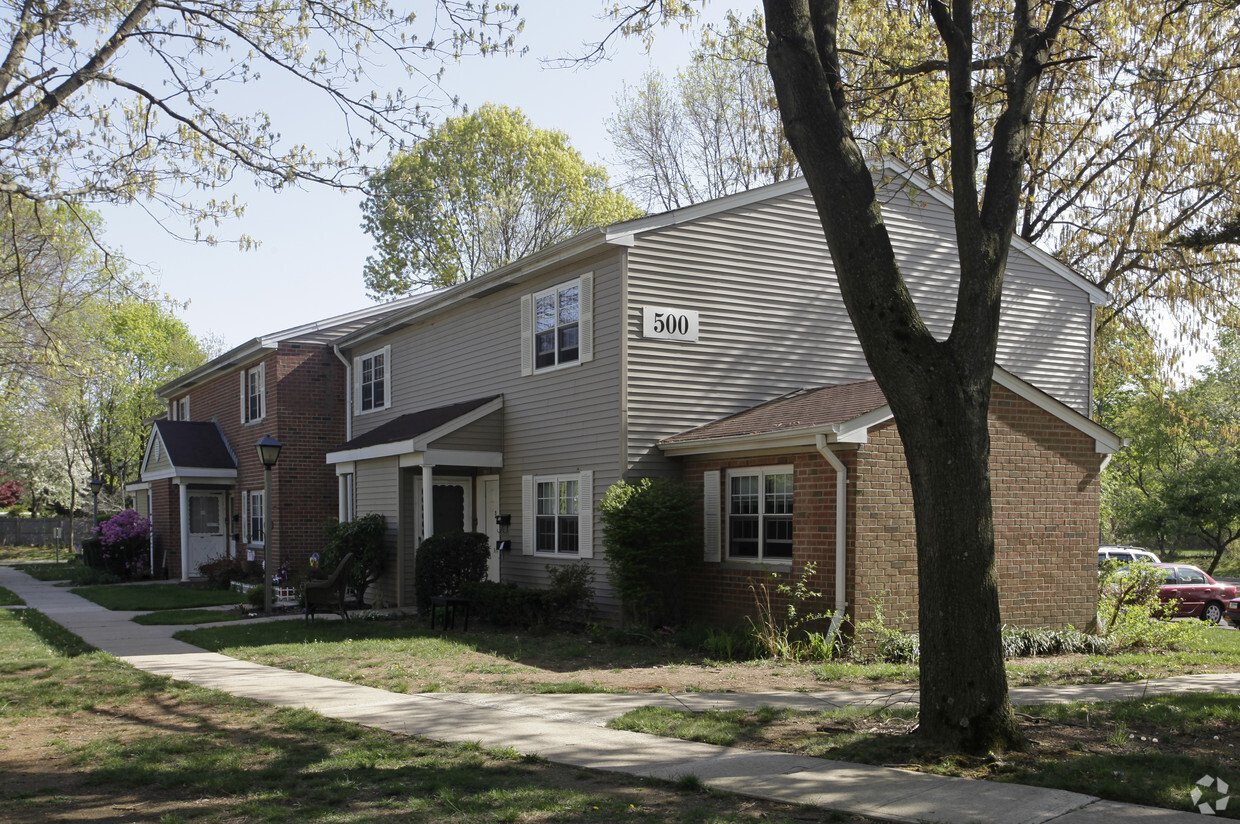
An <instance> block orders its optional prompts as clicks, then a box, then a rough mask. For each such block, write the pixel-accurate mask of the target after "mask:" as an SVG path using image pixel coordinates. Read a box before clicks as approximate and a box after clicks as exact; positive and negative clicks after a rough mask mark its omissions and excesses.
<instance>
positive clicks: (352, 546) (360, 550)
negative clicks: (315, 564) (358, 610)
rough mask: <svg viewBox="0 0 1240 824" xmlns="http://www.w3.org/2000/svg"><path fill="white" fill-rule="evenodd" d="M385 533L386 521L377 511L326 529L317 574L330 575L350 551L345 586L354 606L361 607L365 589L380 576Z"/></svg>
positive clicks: (384, 554)
mask: <svg viewBox="0 0 1240 824" xmlns="http://www.w3.org/2000/svg"><path fill="white" fill-rule="evenodd" d="M386 532H387V521H386V520H385V519H384V517H383V516H382V515H381V514H379V513H378V512H372V513H371V514H369V515H363V516H362V517H360V518H355V519H354V520H352V521H342V522H340V523H335V524H332V525H330V526H329V527H328V528H327V544H326V545H325V546H324V547H323V553H322V557H321V559H320V560H319V574H320V575H321V576H322V577H324V578H326V577H327V576H329V575H331V574H332V572H334V571H335V569H336V567H337V566H339V565H340V561H341V560H342V559H343V558H344V556H345V555H348V554H349V553H350V552H352V553H353V569H352V570H351V571H350V573H349V586H350V587H352V588H353V592H354V593H356V594H357V603H358V606H362V600H363V599H364V598H365V596H366V590H367V589H369V588H370V585H371V584H373V583H375V582H376V581H378V580H379V576H381V575H382V574H383V569H384V566H385V564H386V561H387V553H386V551H385V550H384V546H383V536H384V535H385V534H386Z"/></svg>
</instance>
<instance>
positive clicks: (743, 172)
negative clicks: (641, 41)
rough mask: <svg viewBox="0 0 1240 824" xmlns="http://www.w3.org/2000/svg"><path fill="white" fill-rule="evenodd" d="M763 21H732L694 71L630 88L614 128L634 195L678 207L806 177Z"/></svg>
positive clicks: (711, 37) (707, 44) (713, 37)
mask: <svg viewBox="0 0 1240 824" xmlns="http://www.w3.org/2000/svg"><path fill="white" fill-rule="evenodd" d="M763 49H764V44H763V38H762V16H761V15H760V14H758V13H757V12H755V13H754V14H753V15H752V16H751V17H749V18H746V19H742V18H740V17H738V16H737V15H736V14H735V13H734V12H729V13H728V18H727V23H726V26H725V29H724V30H722V31H721V32H718V33H714V32H712V31H710V30H707V31H706V32H705V34H704V35H703V38H702V41H701V43H700V44H699V46H698V48H697V49H695V50H694V52H693V54H692V56H691V59H690V64H689V67H688V68H687V69H685V70H683V71H680V72H677V74H676V77H675V78H674V79H673V80H669V79H668V78H667V77H665V76H664V75H663V74H662V73H660V72H651V73H649V74H647V75H646V76H645V77H644V78H643V80H642V84H641V85H640V86H638V87H636V88H630V87H626V88H625V90H624V92H623V93H622V94H621V96H620V98H619V99H618V100H617V101H616V105H617V111H616V114H615V116H614V117H612V118H611V119H610V120H609V121H608V123H607V130H608V133H609V134H610V136H611V141H612V145H613V146H615V149H616V153H617V155H618V162H619V163H620V165H622V166H623V167H624V168H625V169H626V170H627V173H628V175H627V180H626V181H625V187H626V188H627V189H628V190H629V191H631V192H633V193H634V195H635V196H636V197H637V198H638V199H639V200H641V201H643V202H644V203H645V205H646V206H647V207H661V208H662V209H676V208H679V207H681V206H688V205H690V204H692V203H700V202H702V201H704V200H710V199H712V198H716V197H723V196H724V195H729V194H733V193H734V192H739V191H744V190H746V189H751V188H753V187H755V186H761V185H764V184H767V183H773V182H775V181H779V180H785V179H787V178H789V177H792V176H793V175H795V174H797V163H796V157H795V156H794V155H793V154H792V149H791V147H789V146H788V141H787V140H785V139H784V134H783V127H782V124H781V123H780V121H779V109H778V107H777V106H776V103H775V91H774V89H773V88H772V87H771V79H770V74H769V73H768V72H767V70H766V65H765V61H764V59H763Z"/></svg>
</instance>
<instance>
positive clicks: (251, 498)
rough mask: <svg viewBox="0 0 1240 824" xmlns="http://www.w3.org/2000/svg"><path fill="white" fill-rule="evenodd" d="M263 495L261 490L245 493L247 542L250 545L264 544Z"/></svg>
mask: <svg viewBox="0 0 1240 824" xmlns="http://www.w3.org/2000/svg"><path fill="white" fill-rule="evenodd" d="M263 495H264V493H263V492H261V491H256V492H250V493H247V494H246V495H245V498H246V501H245V510H246V512H245V524H246V542H247V543H248V544H249V545H250V546H263V544H264V542H265V540H266V535H265V534H264V529H265V528H266V526H265V524H264V523H263Z"/></svg>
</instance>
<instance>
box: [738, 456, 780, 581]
mask: <svg viewBox="0 0 1240 824" xmlns="http://www.w3.org/2000/svg"><path fill="white" fill-rule="evenodd" d="M728 557H730V558H739V559H755V560H768V559H769V560H779V561H784V560H791V559H792V467H790V466H781V467H768V468H765V469H744V470H740V469H738V470H733V471H731V472H729V473H728Z"/></svg>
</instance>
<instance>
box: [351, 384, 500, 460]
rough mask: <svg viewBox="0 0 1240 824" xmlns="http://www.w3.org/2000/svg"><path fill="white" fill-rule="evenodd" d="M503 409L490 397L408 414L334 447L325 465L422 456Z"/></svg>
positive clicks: (495, 397) (495, 399)
mask: <svg viewBox="0 0 1240 824" xmlns="http://www.w3.org/2000/svg"><path fill="white" fill-rule="evenodd" d="M503 408H504V396H503V395H492V396H490V397H487V398H478V399H476V400H472V401H462V402H460V403H453V404H448V405H446V406H437V407H435V408H433V409H423V410H421V411H419V412H410V413H409V414H407V415H401V416H400V417H398V418H393V419H392V420H390V421H388V422H387V423H385V424H383V425H382V426H378V427H375V428H374V429H372V430H370V431H369V432H366V433H364V434H362V435H358V436H357V437H356V438H354V439H353V440H351V441H349V442H347V443H344V444H341V445H340V446H338V447H336V448H335V449H333V450H332V451H331V452H329V453H328V455H327V462H328V463H332V464H334V463H343V462H346V461H354V460H363V459H366V458H378V457H385V456H392V455H404V454H408V453H412V452H425V451H426V450H427V449H428V448H429V446H430V445H431V444H432V443H433V442H434V441H436V440H438V439H439V438H442V437H444V436H445V435H448V434H451V433H452V432H455V431H457V430H458V429H460V428H462V427H464V426H467V425H468V424H471V423H473V422H474V421H476V420H478V419H480V418H483V417H485V416H486V415H489V414H491V413H492V412H496V411H498V410H500V409H503ZM497 446H501V445H498V444H497Z"/></svg>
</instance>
